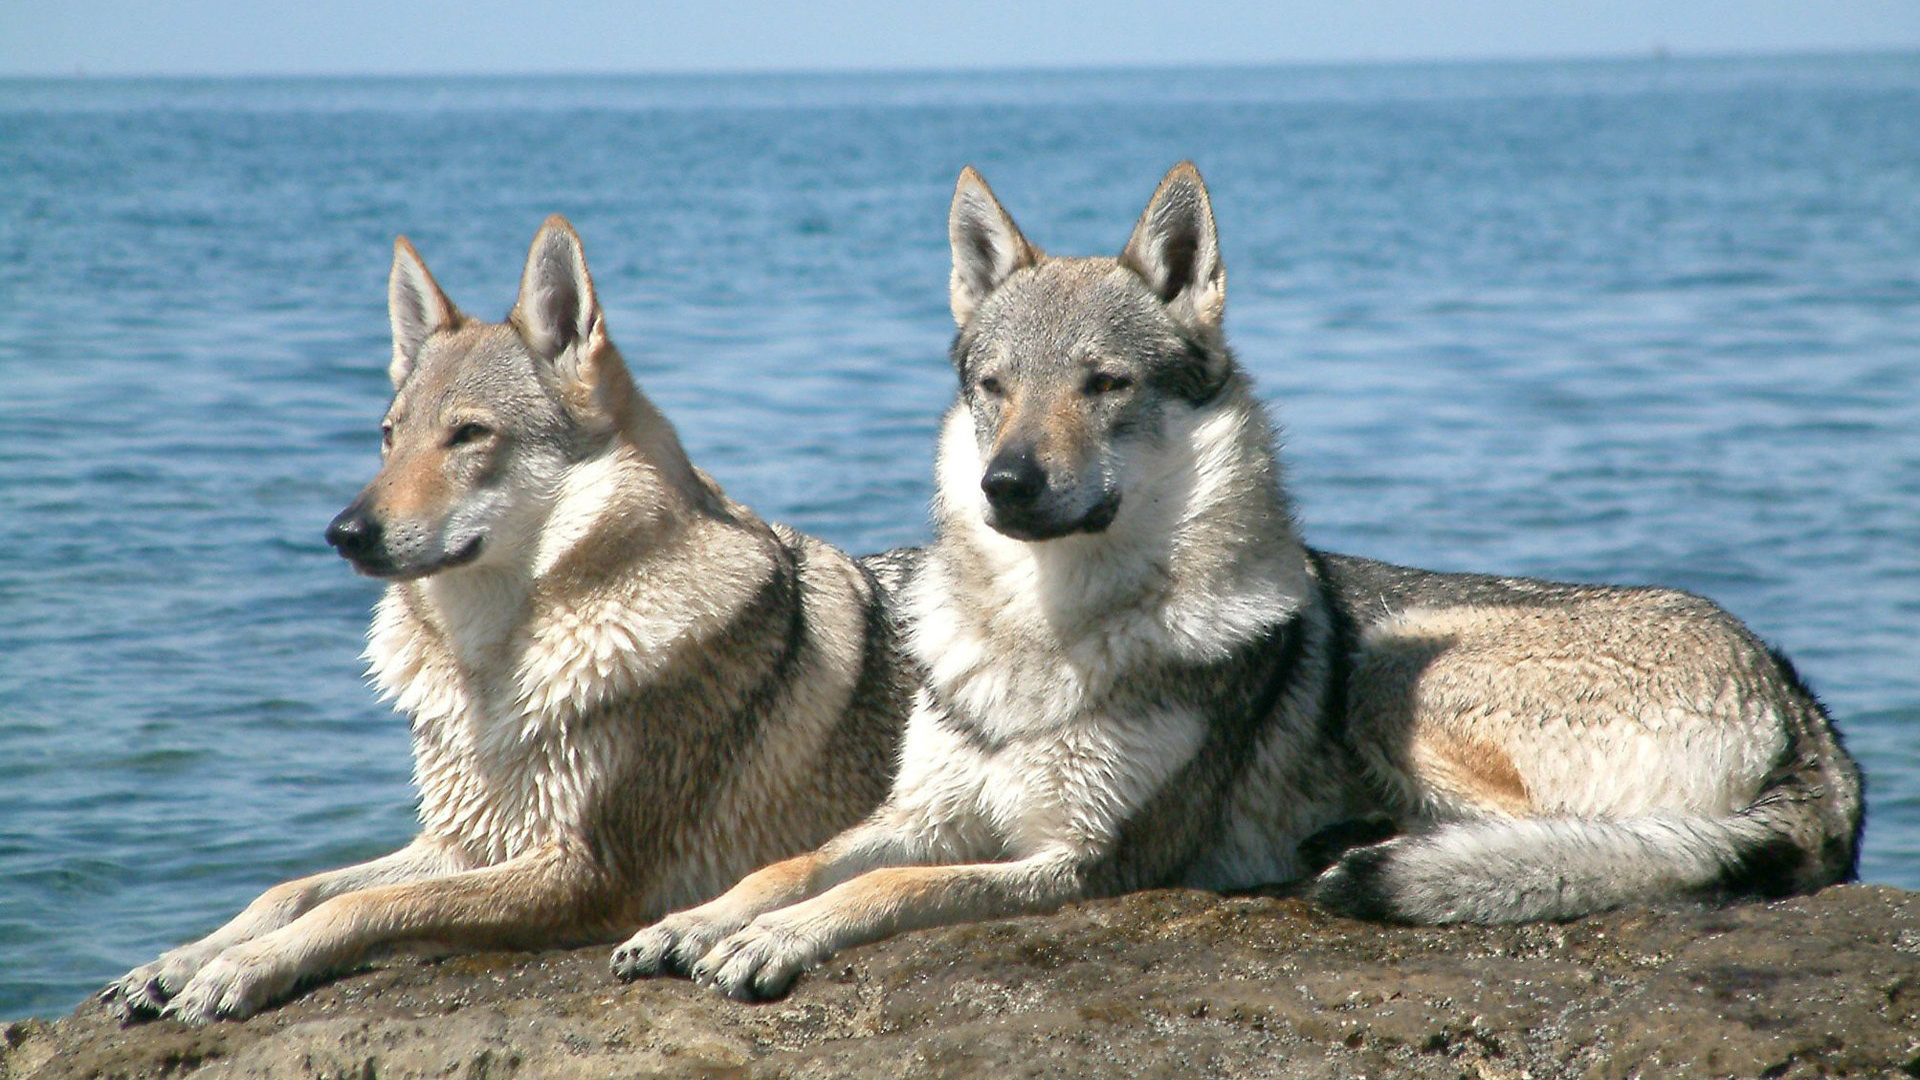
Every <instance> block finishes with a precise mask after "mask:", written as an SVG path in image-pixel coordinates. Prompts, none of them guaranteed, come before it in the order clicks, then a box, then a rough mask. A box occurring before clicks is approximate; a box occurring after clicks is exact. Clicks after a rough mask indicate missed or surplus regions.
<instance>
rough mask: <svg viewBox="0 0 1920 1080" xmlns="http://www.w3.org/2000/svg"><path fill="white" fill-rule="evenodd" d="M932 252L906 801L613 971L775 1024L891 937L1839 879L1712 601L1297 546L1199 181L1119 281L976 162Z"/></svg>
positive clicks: (1809, 777)
mask: <svg viewBox="0 0 1920 1080" xmlns="http://www.w3.org/2000/svg"><path fill="white" fill-rule="evenodd" d="M949 232H950V237H951V240H952V243H953V277H952V289H951V292H952V306H953V315H954V320H955V321H956V322H957V323H958V324H959V334H958V336H957V337H956V338H955V341H954V344H953V350H952V359H953V364H954V367H955V368H956V369H957V371H958V373H959V377H960V393H959V399H958V401H957V402H956V403H955V405H954V406H953V408H952V410H951V411H950V412H949V413H948V414H947V417H946V421H945V424H944V427H943V429H942V433H941V436H940V440H939V464H938V480H937V485H936V486H937V496H936V502H935V507H934V519H935V525H936V533H937V535H936V540H935V543H934V545H933V547H932V548H931V549H930V550H929V551H928V553H927V558H926V563H925V565H924V566H923V567H922V568H921V569H920V570H919V571H918V572H917V573H916V574H915V577H914V579H913V581H912V582H911V584H910V585H909V586H908V588H907V591H906V596H905V601H904V602H905V605H906V609H907V610H908V612H910V619H909V625H910V627H911V629H910V631H909V634H910V641H911V645H912V649H913V651H914V652H915V654H916V655H917V656H918V657H919V658H920V659H921V661H922V662H923V663H924V665H925V668H926V672H927V681H926V683H925V685H924V687H923V688H922V689H921V691H920V692H919V696H918V698H917V700H916V702H915V705H914V710H913V714H912V716H911V718H910V719H909V721H908V726H907V733H906V739H905V743H904V744H903V751H902V752H903V762H902V766H901V771H900V774H899V776H898V777H897V779H896V780H895V782H894V785H893V790H892V792H891V794H890V795H889V796H888V798H887V801H886V802H885V803H884V804H883V805H882V806H881V807H880V808H879V809H878V810H877V811H875V813H874V814H873V815H872V816H871V817H869V818H868V819H867V820H866V821H865V822H864V823H862V824H860V825H858V826H856V827H854V828H852V829H850V830H848V831H847V832H845V833H842V834H841V835H840V836H838V837H836V838H834V839H833V840H832V841H831V842H829V843H828V844H826V845H825V846H824V847H822V848H820V849H819V850H818V851H816V852H814V853H813V854H810V855H804V856H801V857H798V858H794V859H790V860H787V861H785V862H781V863H776V864H774V865H773V866H770V867H768V868H766V869H764V870H761V871H759V872H757V873H755V874H753V875H751V876H749V877H748V878H746V879H745V880H744V881H742V882H741V883H740V884H739V885H738V886H736V887H735V888H733V889H732V890H731V891H729V892H727V893H726V894H725V895H724V896H722V897H720V898H719V899H717V900H714V901H712V902H710V903H707V904H705V905H703V906H700V907H696V908H694V909H692V910H691V911H687V912H683V913H681V914H677V915H673V916H671V917H669V918H667V919H665V920H663V921H662V922H660V923H658V924H657V925H655V926H653V927H650V928H648V929H646V930H643V931H642V932H640V933H639V934H637V935H635V937H634V938H633V939H632V940H631V941H629V942H628V943H627V944H626V945H624V946H622V947H621V949H620V950H618V951H617V952H616V953H615V955H614V967H615V970H616V972H618V973H620V974H622V975H626V976H629V977H631V976H635V975H641V974H650V973H655V972H661V971H667V970H677V971H684V972H691V973H692V974H693V975H694V976H695V977H696V978H697V979H699V980H700V981H701V982H703V983H706V984H708V985H710V986H713V987H715V988H717V989H719V990H721V991H723V992H725V993H727V994H730V995H733V996H736V997H741V998H756V997H768V996H777V995H779V994H781V993H783V992H784V991H785V990H786V988H787V987H788V986H789V985H790V983H791V982H792V980H793V978H794V977H795V975H796V974H797V973H798V972H800V971H802V970H803V969H805V968H807V967H808V966H810V965H813V964H816V963H818V962H819V961H820V960H822V959H823V958H824V957H826V956H828V955H830V954H832V953H833V952H835V951H836V950H839V949H843V948H846V947H847V946H849V945H853V944H856V943H860V942H865V941H871V940H874V939H876V938H880V937H884V936H886V935H889V934H893V933H896V932H899V931H901V930H906V929H911V928H915V927H924V926H932V925H938V924H943V923H951V922H957V921H962V920H968V919H977V918H984V917H990V916H999V915H1011V914H1015V913H1021V912H1032V911H1043V910H1048V909H1051V908H1054V907H1056V906H1058V905H1059V904H1061V903H1063V902H1065V901H1069V900H1073V899H1076V898H1080V897H1088V896H1097V895H1102V894H1112V893H1117V892H1120V891H1124V890H1130V889H1137V888H1142V887H1146V886H1153V885H1165V884H1173V883H1185V884H1189V885H1195V886H1201V887H1206V888H1214V889H1229V888H1236V887H1242V886H1250V885H1254V884H1257V883H1266V882H1287V881H1293V880H1298V879H1301V878H1304V877H1306V876H1308V875H1311V874H1314V873H1315V872H1316V871H1318V870H1320V869H1322V867H1324V866H1326V864H1327V863H1329V862H1331V863H1332V866H1331V867H1330V868H1327V869H1326V870H1325V872H1324V873H1321V874H1320V875H1319V876H1318V878H1317V879H1316V880H1314V881H1313V882H1312V884H1311V885H1310V886H1309V891H1310V894H1311V895H1312V896H1313V897H1314V898H1316V899H1317V900H1319V901H1320V902H1321V903H1323V904H1325V905H1327V906H1329V907H1331V908H1334V909H1336V910H1338V911H1341V912H1346V913H1350V914H1355V915H1360V916H1366V917H1372V918H1379V919H1386V920H1396V921H1406V922H1448V921H1456V920H1459V921H1473V922H1507V921H1520V920H1532V919H1560V918H1568V917H1572V916H1576V915H1580V914H1582V913H1585V912H1591V911H1595V910H1599V909H1603V908H1607V907H1611V906H1615V905H1620V904H1628V903H1650V902H1659V901H1663V900H1669V899H1680V898H1693V897H1715V896H1728V895H1762V896H1771V895H1779V894H1785V893H1793V892H1801V891H1807V890H1812V889H1817V888H1820V887H1821V886H1823V885H1826V884H1829V883H1831V882H1836V881H1840V880H1843V879H1845V878H1847V877H1849V876H1850V875H1851V873H1852V869H1853V866H1854V857H1855V848H1856V846H1857V840H1858V833H1859V828H1860V814H1861V810H1860V779H1859V774H1858V772H1857V770H1856V769H1855V767H1854V764H1853V762H1852V760H1851V759H1849V758H1848V756H1847V754H1846V752H1845V751H1844V749H1843V748H1842V747H1841V745H1840V742H1839V740H1838V737H1837V736H1836V734H1835V732H1834V730H1833V727H1832V725H1831V724H1830V722H1829V721H1828V719H1827V717H1826V715H1825V713H1824V712H1823V711H1822V709H1821V707H1820V705H1819V704H1818V703H1817V702H1816V701H1815V700H1814V698H1813V696H1812V695H1811V694H1810V693H1809V692H1808V691H1807V689H1806V688H1805V687H1804V686H1803V685H1802V684H1801V682H1800V681H1799V679H1798V678H1797V677H1796V676H1795V675H1794V673H1793V670H1792V668H1791V667H1789V665H1788V664H1787V662H1786V661H1785V660H1784V659H1783V658H1781V657H1780V656H1778V655H1776V654H1774V653H1772V652H1770V651H1769V650H1768V648H1767V647H1766V646H1765V645H1763V644H1762V643H1761V642H1760V641H1759V640H1757V639H1756V638H1755V637H1754V636H1753V634H1752V633H1750V632H1749V631H1748V630H1747V629H1746V628H1745V627H1743V626H1742V625H1741V624H1740V623H1739V622H1738V621H1736V620H1735V619H1734V618H1732V617H1731V616H1729V615H1728V614H1726V613H1725V612H1723V611H1722V610H1720V609H1719V608H1717V607H1715V606H1714V605H1713V604H1711V603H1709V602H1708V601H1706V600H1703V599H1700V598H1699V597H1696V596H1690V595H1687V594H1685V593H1681V592H1675V591H1671V590H1666V589H1652V588H1616V587H1597V586H1582V585H1562V584H1554V583H1550V582H1543V581H1529V580H1522V579H1515V578H1499V577H1483V576H1475V575H1463V574H1440V573H1432V572H1428V571H1423V570H1412V569H1405V568H1402V567H1397V566H1388V565H1384V564H1381V563H1377V562H1370V561H1368V560H1365V559H1358V558H1352V557H1348V556H1341V555H1333V554H1328V553H1323V552H1319V551H1315V550H1313V549H1311V548H1308V547H1306V546H1304V545H1303V544H1302V542H1301V540H1300V539H1299V536H1298V533H1297V531H1296V528H1295V525H1294V521H1293V518H1292V514H1291V512H1290V510H1289V507H1288V503H1287V499H1286V496H1285V494H1284V492H1283V489H1282V485H1281V473H1280V467H1279V465H1278V464H1277V462H1276V460H1275V456H1274V443H1273V436H1272V432H1271V428H1270V424H1269V422H1268V419H1267V416H1266V413H1265V412H1264V410H1263V409H1262V408H1261V405H1260V403H1259V401H1258V400H1257V399H1256V398H1255V396H1254V393H1253V387H1252V386H1251V385H1250V383H1249V381H1248V379H1247V376H1246V375H1245V374H1244V373H1243V372H1242V371H1241V370H1240V369H1239V367H1238V366H1236V364H1235V362H1234V359H1233V356H1232V354H1231V353H1230V352H1229V351H1228V349H1227V345H1226V341H1225V337H1224V335H1223V333H1222V329H1221V315H1222V311H1223V307H1224V302H1225V299H1226V291H1225V285H1226V278H1225V274H1224V271H1223V269H1222V267H1221V262H1220V252H1219V243H1218V239H1217V235H1216V232H1215V227H1214V218H1213V211H1212V207H1211V204H1210V201H1209V199H1208V196H1207V191H1206V188H1205V186H1204V185H1203V184H1202V182H1201V179H1200V175H1199V173H1198V172H1197V171H1196V170H1195V169H1194V168H1193V166H1192V165H1190V164H1182V165H1180V166H1177V167H1176V168H1174V169H1173V171H1172V172H1170V173H1169V174H1168V175H1167V177H1166V179H1165V180H1164V181H1162V183H1161V184H1160V187H1159V190H1158V191H1157V192H1156V193H1155V194H1154V196H1153V200H1152V202H1151V203H1150V204H1149V205H1148V206H1147V208H1146V211H1145V213H1144V214H1143V215H1142V216H1141V218H1140V221H1139V224H1138V225H1137V226H1136V227H1135V229H1134V231H1133V236H1132V238H1131V239H1130V240H1129V241H1128V242H1127V245H1126V247H1125V249H1124V250H1123V251H1122V252H1121V254H1120V256H1119V258H1117V259H1093V258H1049V257H1047V256H1046V255H1044V254H1043V253H1042V252H1041V251H1040V250H1039V249H1038V248H1036V247H1034V246H1033V245H1032V244H1030V243H1029V242H1028V241H1027V240H1026V239H1025V237H1023V236H1022V235H1021V233H1020V231H1019V229H1018V228H1016V227H1015V225H1014V223H1013V221H1012V219H1011V218H1010V217H1008V216H1007V213H1006V211H1004V210H1003V209H1002V208H1001V206H1000V203H999V202H998V200H996V199H995V198H994V196H993V194H992V192H991V191H989V190H988V188H987V186H986V184H985V182H984V181H982V180H981V179H980V177H979V176H978V175H977V174H976V173H974V172H973V171H972V170H971V169H969V170H967V171H965V172H963V173H962V174H961V176H960V182H959V185H958V189H957V191H956V192H955V195H954V200H953V209H952V215H951V219H950V223H949ZM1375 829H1378V830H1379V831H1373V830H1375ZM1368 832H1372V835H1371V836H1368V837H1367V838H1368V839H1370V840H1376V841H1381V842H1377V843H1368V844H1365V845H1361V846H1351V845H1350V846H1349V847H1348V849H1347V850H1346V851H1345V852H1344V853H1342V852H1341V851H1340V850H1339V847H1338V843H1337V842H1338V840H1339V839H1340V838H1341V837H1342V835H1343V833H1344V834H1345V835H1346V836H1347V837H1348V838H1350V839H1351V838H1357V837H1359V836H1361V835H1364V834H1366V833H1368ZM1387 833H1397V834H1398V835H1390V836H1389V837H1388V838H1386V839H1384V840H1382V835H1383V834H1387Z"/></svg>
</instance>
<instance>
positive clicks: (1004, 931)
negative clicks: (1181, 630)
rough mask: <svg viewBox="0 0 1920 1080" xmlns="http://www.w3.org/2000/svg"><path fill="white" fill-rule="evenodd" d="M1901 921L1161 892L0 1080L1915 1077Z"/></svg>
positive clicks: (109, 1050)
mask: <svg viewBox="0 0 1920 1080" xmlns="http://www.w3.org/2000/svg"><path fill="white" fill-rule="evenodd" d="M1917 897H1920V893H1908V892H1902V891H1900V890H1896V889H1888V888H1881V887H1874V886H1843V887H1840V888H1834V889H1829V890H1827V891H1826V892H1824V893H1821V894H1820V895H1818V896H1813V897H1802V898H1798V899H1792V900H1785V901H1781V902H1778V903H1768V904H1750V905H1743V906H1738V907H1732V908H1724V909H1706V908H1689V909H1684V910H1682V909H1674V910H1661V911H1627V912H1615V913H1612V914H1607V915H1601V916H1596V917H1593V918H1589V919H1585V920H1582V921H1579V922H1574V923H1567V924H1557V925H1534V926H1519V927H1492V928H1486V927H1452V928H1445V929H1424V928H1408V927H1385V926H1376V925H1370V924H1366V923H1359V922H1353V921H1349V920H1346V919H1339V918H1334V917H1331V916H1328V915H1325V914H1323V913H1321V912H1319V911H1317V910H1315V909H1313V908H1312V907H1310V906H1308V905H1307V904H1305V903H1304V902H1302V901H1300V900H1297V899H1289V898H1284V897H1270V896H1239V897H1221V896H1216V895H1212V894H1209V893H1200V892H1191V891H1181V890H1170V891H1160V892H1149V893H1141V894H1137V895H1134V896H1128V897H1123V898H1120V899H1117V900H1109V901H1102V902H1098V903H1089V904H1079V905H1074V906H1072V907H1069V908H1067V909H1066V910H1063V911H1061V912H1059V913H1058V914H1055V915H1051V916H1047V917H1036V918H1023V919H1010V920H1004V921H999V922H991V923H981V924H977V925H972V926H961V927H953V928H950V929H944V930H934V931H927V932H922V933H916V934H910V935H906V936H904V937H901V938H897V939H895V940H892V941H889V942H884V943H882V944H879V945H875V946H869V947H867V948H862V949H855V950H852V951H850V952H848V953H846V954H845V955H843V956H841V957H839V958H836V959H835V960H834V961H832V962H831V963H830V964H829V965H828V966H826V967H824V968H822V969H821V970H819V971H817V972H815V973H814V974H812V975H811V976H809V977H807V978H805V979H803V980H802V981H801V982H800V984H799V985H798V987H797V988H796V989H795V991H794V993H793V995H792V996H791V997H789V998H787V999H786V1000H784V1001H780V1002H776V1003H773V1004H768V1005H757V1006H756V1005H740V1004H736V1003H734V1002H731V1001H727V1000H725V999H722V998H720V997H717V996H715V995H712V994H709V993H706V992H704V991H701V990H699V989H697V988H696V987H694V986H692V985H690V984H688V983H686V982H684V981H680V980H657V981H649V982H641V983H636V984H633V985H630V986H629V985H622V984H620V983H618V982H615V981H614V980H613V979H612V978H611V977H610V976H609V975H608V974H607V966H606V958H607V953H608V950H607V949H605V948H592V949H580V950H575V951H569V952H545V953H535V954H526V953H489V954H482V955H475V956H463V957H455V958H450V959H445V960H438V961H430V960H419V959H395V960H392V961H388V962H385V963H383V964H381V965H378V966H376V967H371V968H369V969H367V970H364V971H361V972H359V973H356V974H354V975H351V976H348V977H346V978H342V979H339V980H337V981H334V982H332V983H329V984H327V985H325V986H322V987H319V988H317V989H315V990H312V991H310V992H309V993H307V994H305V995H303V996H302V997H300V998H299V999H297V1000H295V1001H294V1002H292V1003H291V1004H288V1005H286V1006H283V1007H281V1008H279V1009H274V1010H271V1011H269V1012H267V1013H266V1014H265V1015H262V1016H259V1017H255V1018H254V1019H252V1020H250V1021H247V1022H245V1023H228V1024H217V1025H214V1026H211V1027H205V1028H193V1027H187V1026H184V1025H180V1024H175V1023H172V1022H156V1023H151V1024H143V1025H138V1026H134V1027H122V1026H121V1025H120V1024H119V1022H118V1021H117V1020H116V1019H115V1018H114V1017H113V1016H112V1015H110V1014H109V1013H108V1012H107V1011H106V1010H105V1009H104V1008H102V1007H101V1006H99V1005H98V1004H92V1003H89V1004H86V1005H83V1006H81V1007H80V1009H79V1010H77V1011H76V1012H75V1013H74V1014H73V1015H72V1016H69V1017H67V1018H66V1019H63V1020H60V1021H57V1022H46V1021H39V1020H29V1021H25V1022H22V1023H17V1024H13V1025H10V1026H7V1027H6V1028H5V1029H4V1035H5V1038H4V1043H3V1044H0V1078H4V1080H13V1078H15V1077H181V1076H193V1077H277V1078H293V1077H329V1078H343V1080H344V1078H355V1080H374V1078H395V1077H416V1076H417V1077H462V1078H467V1080H482V1078H500V1077H539V1078H543V1080H559V1078H567V1077H591V1078H594V1080H604V1078H607V1077H628V1076H667V1077H822V1078H835V1080H839V1078H858V1077H885V1078H888V1080H892V1078H895V1077H906V1076H912V1077H921V1076H926V1077H944V1076H953V1077H960V1076H990V1077H993V1078H994V1080H1014V1078H1016V1077H1127V1078H1128V1080H1138V1078H1146V1077H1231V1076H1246V1077H1340V1078H1343V1080H1344V1078H1350V1077H1362V1076H1394V1077H1447V1078H1449V1080H1452V1078H1455V1077H1473V1078H1493V1077H1516V1078H1517V1077H1669V1076H1687V1077H1692V1076H1701V1077H1708V1076H1734V1077H1782V1078H1784V1077H1812V1076H1823V1077H1824V1076H1875V1077H1878V1076H1889V1075H1891V1076H1902V1075H1906V1076H1920V901H1917V900H1916V898H1917Z"/></svg>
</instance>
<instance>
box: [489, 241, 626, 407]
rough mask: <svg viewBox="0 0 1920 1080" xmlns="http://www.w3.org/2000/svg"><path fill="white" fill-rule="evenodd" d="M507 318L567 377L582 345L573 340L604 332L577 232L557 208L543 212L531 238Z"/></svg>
mask: <svg viewBox="0 0 1920 1080" xmlns="http://www.w3.org/2000/svg"><path fill="white" fill-rule="evenodd" d="M511 319H512V321H513V325H514V326H516V327H518V328H519V330H520V334H521V336H522V337H524V338H526V340H527V345H528V346H529V347H531V348H532V349H533V351H534V353H535V354H536V355H538V356H540V357H541V358H542V359H545V360H550V361H555V362H556V363H558V364H559V365H560V366H561V367H562V368H563V369H565V370H564V373H565V374H567V375H568V376H569V377H579V376H580V374H581V372H580V371H579V370H578V369H577V362H578V361H579V360H580V359H584V357H583V356H582V355H580V354H582V353H584V352H585V351H587V350H584V349H576V348H575V346H582V345H587V344H588V343H589V342H590V340H591V339H592V338H593V337H594V335H595V333H596V331H599V332H604V331H602V329H601V326H600V302H599V300H597V299H595V298H594V295H593V277H592V275H590V274H588V273H587V257H586V254H585V253H584V252H583V251H581V249H580V235H579V234H578V233H576V232H574V231H573V226H572V225H569V224H567V219H566V218H563V217H561V216H560V215H559V214H555V215H553V216H552V217H550V218H548V219H547V221H546V224H544V225H542V226H540V231H539V232H538V233H537V234H535V236H534V238H533V247H532V248H531V249H530V250H528V252H527V269H526V271H525V272H524V273H522V274H521V275H520V298H519V299H518V300H515V301H514V304H513V314H512V316H511ZM569 357H571V362H569Z"/></svg>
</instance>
